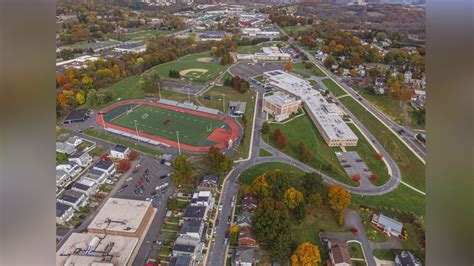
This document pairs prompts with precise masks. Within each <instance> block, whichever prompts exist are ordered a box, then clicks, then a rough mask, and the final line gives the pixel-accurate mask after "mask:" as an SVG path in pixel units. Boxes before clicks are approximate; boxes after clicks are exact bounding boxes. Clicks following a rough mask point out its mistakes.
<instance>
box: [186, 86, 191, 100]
mask: <svg viewBox="0 0 474 266" xmlns="http://www.w3.org/2000/svg"><path fill="white" fill-rule="evenodd" d="M186 89H187V90H188V102H191V98H190V96H189V88H186Z"/></svg>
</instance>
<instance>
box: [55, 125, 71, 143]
mask: <svg viewBox="0 0 474 266" xmlns="http://www.w3.org/2000/svg"><path fill="white" fill-rule="evenodd" d="M69 132H70V131H69V130H67V129H65V128H62V127H56V140H60V139H62V138H64V137H66V136H67V135H69Z"/></svg>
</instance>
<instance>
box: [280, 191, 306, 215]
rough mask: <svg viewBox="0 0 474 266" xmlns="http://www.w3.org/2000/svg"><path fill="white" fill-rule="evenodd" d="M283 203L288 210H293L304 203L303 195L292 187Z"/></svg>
mask: <svg viewBox="0 0 474 266" xmlns="http://www.w3.org/2000/svg"><path fill="white" fill-rule="evenodd" d="M283 202H284V203H285V204H286V206H287V207H288V209H290V210H293V209H295V208H296V207H298V206H300V205H301V204H302V203H303V193H302V192H301V191H299V190H297V189H295V188H294V187H290V188H289V189H287V190H286V191H285V195H284V196H283Z"/></svg>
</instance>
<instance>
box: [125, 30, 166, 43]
mask: <svg viewBox="0 0 474 266" xmlns="http://www.w3.org/2000/svg"><path fill="white" fill-rule="evenodd" d="M171 32H173V31H170V30H160V29H155V30H145V31H137V32H132V33H128V34H126V35H125V38H126V39H127V40H140V39H142V40H146V39H147V38H149V37H151V36H160V35H165V34H169V33H171Z"/></svg>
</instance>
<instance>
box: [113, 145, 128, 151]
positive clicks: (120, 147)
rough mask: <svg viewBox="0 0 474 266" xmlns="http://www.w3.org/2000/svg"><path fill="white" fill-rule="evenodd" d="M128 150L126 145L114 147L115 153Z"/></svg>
mask: <svg viewBox="0 0 474 266" xmlns="http://www.w3.org/2000/svg"><path fill="white" fill-rule="evenodd" d="M127 149H128V147H127V146H124V145H121V144H117V145H115V146H114V147H113V149H112V150H114V151H117V152H125V151H126V150H127Z"/></svg>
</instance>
